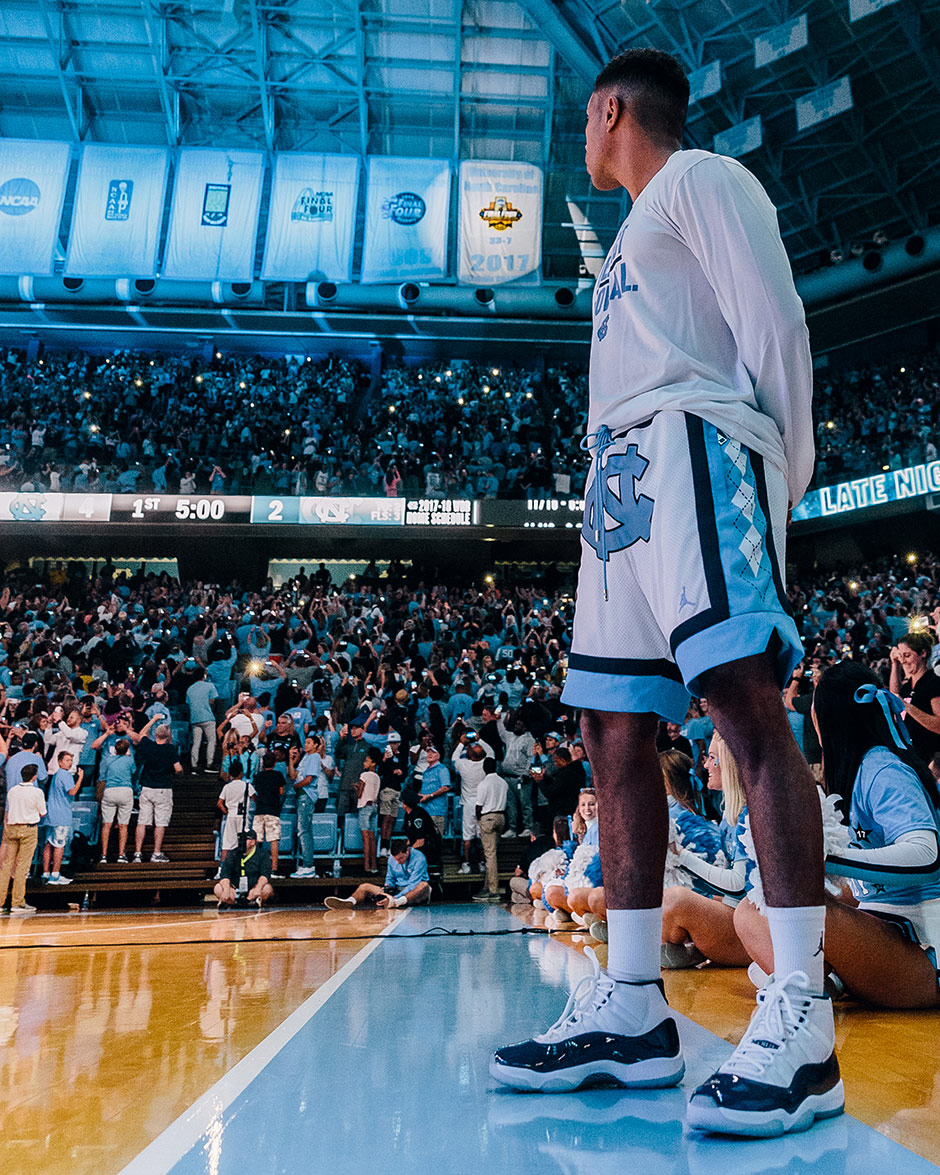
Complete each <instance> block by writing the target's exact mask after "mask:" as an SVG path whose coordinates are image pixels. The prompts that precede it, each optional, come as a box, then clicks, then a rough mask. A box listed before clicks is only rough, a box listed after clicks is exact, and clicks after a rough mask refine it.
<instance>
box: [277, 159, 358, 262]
mask: <svg viewBox="0 0 940 1175" xmlns="http://www.w3.org/2000/svg"><path fill="white" fill-rule="evenodd" d="M358 194H359V159H358V157H357V156H355V155H293V154H283V155H278V157H277V160H276V162H275V165H274V183H273V185H272V187H271V208H270V212H269V213H268V235H267V242H266V244H265V249H264V265H263V267H262V271H261V277H262V280H264V281H288V282H305V281H332V282H348V281H350V280H351V279H352V255H353V235H354V232H355V228H356V199H357V196H358Z"/></svg>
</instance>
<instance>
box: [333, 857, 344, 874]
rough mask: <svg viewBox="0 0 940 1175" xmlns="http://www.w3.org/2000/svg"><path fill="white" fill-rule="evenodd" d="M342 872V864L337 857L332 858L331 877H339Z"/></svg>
mask: <svg viewBox="0 0 940 1175" xmlns="http://www.w3.org/2000/svg"><path fill="white" fill-rule="evenodd" d="M342 871H343V867H342V863H341V862H340V859H339V857H334V858H333V876H334V877H339V876H340V874H341V873H342Z"/></svg>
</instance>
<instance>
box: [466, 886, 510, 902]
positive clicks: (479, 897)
mask: <svg viewBox="0 0 940 1175" xmlns="http://www.w3.org/2000/svg"><path fill="white" fill-rule="evenodd" d="M470 900H471V901H474V902H499V901H502V898H501V897H500V896H499V894H498V893H490V891H489V890H488V889H483V890H480V892H479V893H475V894H474V895H473V897H472V898H471V899H470Z"/></svg>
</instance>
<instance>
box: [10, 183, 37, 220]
mask: <svg viewBox="0 0 940 1175" xmlns="http://www.w3.org/2000/svg"><path fill="white" fill-rule="evenodd" d="M40 194H41V193H40V191H39V185H38V184H34V183H33V181H32V180H28V179H24V178H22V177H21V178H19V179H12V180H7V181H6V183H4V184H0V212H5V213H6V214H7V216H25V215H26V213H27V212H32V210H33V209H34V208H38V207H39V197H40Z"/></svg>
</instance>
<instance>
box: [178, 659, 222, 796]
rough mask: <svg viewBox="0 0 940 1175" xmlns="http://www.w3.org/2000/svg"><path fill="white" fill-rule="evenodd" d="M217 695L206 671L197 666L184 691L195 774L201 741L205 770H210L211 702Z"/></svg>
mask: <svg viewBox="0 0 940 1175" xmlns="http://www.w3.org/2000/svg"><path fill="white" fill-rule="evenodd" d="M218 696H219V691H218V690H217V689H216V688H215V686H214V685H213V684H212V682H211V681H209V680H208V679H207V677H206V671H205V669H203V668H201V667H200V668H199V669H198V670H197V673H196V680H195V681H194V682H193V683H192V685H191V686H190V687H189V689H188V690H187V691H186V704H187V705H188V706H189V723H190V727H191V729H192V750H191V752H190V762H191V764H192V769H193V772H194V773H195V774H197V775H198V774H199V752H200V750H201V749H202V744H203V741H205V744H206V762H205V770H206V771H211V770H212V763H213V761H214V759H215V714H214V713H213V711H212V703H213V702H214V701H215V699H216V698H217V697H218Z"/></svg>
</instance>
